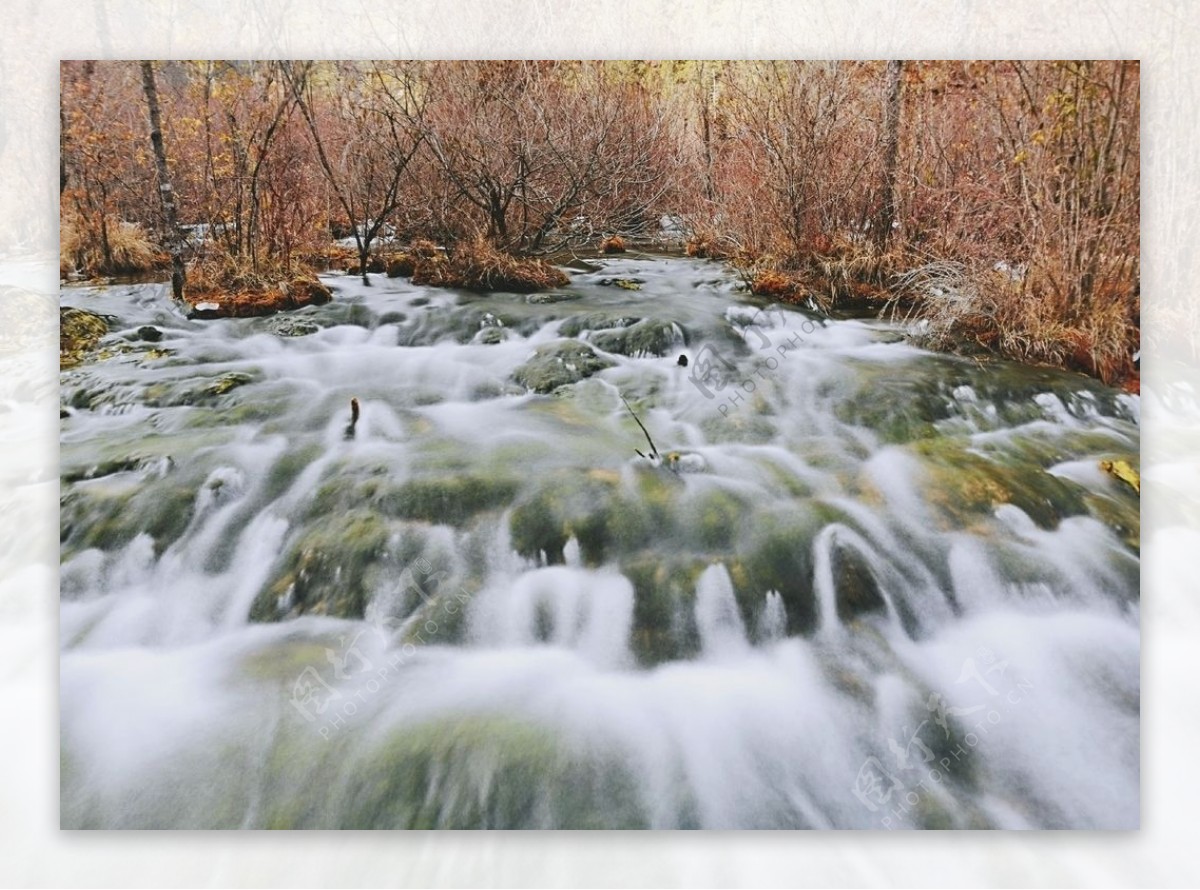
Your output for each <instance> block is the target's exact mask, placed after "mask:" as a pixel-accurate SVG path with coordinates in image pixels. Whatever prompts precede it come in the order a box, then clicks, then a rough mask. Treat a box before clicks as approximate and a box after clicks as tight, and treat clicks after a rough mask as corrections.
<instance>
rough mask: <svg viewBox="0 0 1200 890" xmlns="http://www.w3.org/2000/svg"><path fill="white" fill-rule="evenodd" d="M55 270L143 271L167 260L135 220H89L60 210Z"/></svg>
mask: <svg viewBox="0 0 1200 890" xmlns="http://www.w3.org/2000/svg"><path fill="white" fill-rule="evenodd" d="M59 251H60V253H59V274H60V275H63V277H66V275H69V274H70V273H71V272H73V271H76V270H78V271H79V272H80V273H82V274H83V275H84V276H85V277H88V278H93V277H96V276H101V275H144V274H146V273H148V272H153V271H156V270H159V269H164V268H166V267H167V266H168V265H169V264H170V257H169V256H168V255H167V254H166V253H164V252H163V251H161V250H159V249H158V247H157V246H156V245H155V244H154V243H153V242H152V241H151V240H150V239H149V238H148V237H147V235H146V233H145V231H143V229H142V227H141V226H140V225H138V224H137V223H131V222H124V221H123V220H120V219H117V218H116V217H113V216H108V217H106V218H104V219H103V220H102V221H100V222H99V223H96V224H91V225H90V224H89V223H88V221H87V220H85V219H84V218H83V217H81V216H80V215H78V214H74V213H71V214H67V213H64V214H63V218H62V224H61V228H60V231H59Z"/></svg>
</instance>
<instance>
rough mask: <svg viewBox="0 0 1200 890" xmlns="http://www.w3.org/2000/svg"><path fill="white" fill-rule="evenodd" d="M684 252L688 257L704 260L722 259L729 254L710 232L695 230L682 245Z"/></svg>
mask: <svg viewBox="0 0 1200 890" xmlns="http://www.w3.org/2000/svg"><path fill="white" fill-rule="evenodd" d="M683 251H684V253H686V254H687V255H688V256H690V257H696V258H697V259H704V260H723V259H726V258H727V257H728V256H729V251H727V250H726V249H725V248H724V247H723V246H722V245H721V240H720V239H719V238H718V237H717V236H716V235H714V234H712V233H711V232H696V233H695V234H693V235H692V236H691V237H690V238H688V240H687V243H686V244H685V245H684V247H683Z"/></svg>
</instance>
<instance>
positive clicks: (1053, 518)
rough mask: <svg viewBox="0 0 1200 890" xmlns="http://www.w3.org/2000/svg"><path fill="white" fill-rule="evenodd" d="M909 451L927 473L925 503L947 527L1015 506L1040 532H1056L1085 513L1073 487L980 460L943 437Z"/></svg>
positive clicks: (998, 461)
mask: <svg viewBox="0 0 1200 890" xmlns="http://www.w3.org/2000/svg"><path fill="white" fill-rule="evenodd" d="M910 447H911V448H912V449H913V451H914V453H915V454H916V455H917V456H918V457H920V458H921V460H922V462H923V463H924V464H925V467H926V469H927V471H928V481H927V482H926V485H925V494H926V498H927V499H928V500H929V501H930V502H931V503H933V504H934V505H935V506H936V507H938V508H939V509H940V510H941V511H942V513H943V515H944V516H945V517H946V519H947V523H948V525H951V526H954V527H964V526H969V525H970V524H971V523H972V522H974V521H978V520H979V519H980V518H982V517H983V516H988V515H990V514H992V513H993V512H994V511H995V509H996V508H997V507H998V506H1000V505H1001V504H1013V505H1014V506H1016V507H1019V508H1020V509H1021V510H1023V511H1024V512H1025V513H1026V514H1028V515H1029V517H1030V518H1031V519H1032V520H1033V521H1034V522H1035V523H1036V524H1037V525H1038V526H1040V527H1041V528H1045V529H1052V528H1056V527H1057V526H1058V523H1059V521H1060V520H1062V519H1063V518H1064V517H1066V516H1078V515H1081V514H1083V513H1085V512H1086V505H1085V503H1084V498H1083V491H1082V489H1080V487H1079V486H1078V485H1075V484H1074V483H1072V482H1069V481H1067V480H1064V479H1060V478H1059V477H1057V476H1052V475H1050V474H1049V473H1046V472H1040V471H1037V470H1036V469H1032V468H1030V467H1029V466H1028V465H1025V464H1020V463H1016V462H1014V461H1012V459H1011V458H1008V459H1006V458H1004V457H1001V456H996V458H995V459H989V458H987V457H983V456H981V455H978V454H975V453H973V452H971V451H968V450H967V446H966V444H965V443H964V442H962V441H961V440H958V439H953V438H949V437H941V438H937V439H929V440H924V441H921V442H918V443H915V444H914V445H912V446H910Z"/></svg>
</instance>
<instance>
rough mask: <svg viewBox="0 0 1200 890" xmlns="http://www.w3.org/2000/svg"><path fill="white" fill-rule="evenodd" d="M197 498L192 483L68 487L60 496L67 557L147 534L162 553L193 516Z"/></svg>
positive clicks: (116, 545)
mask: <svg viewBox="0 0 1200 890" xmlns="http://www.w3.org/2000/svg"><path fill="white" fill-rule="evenodd" d="M195 500H196V493H195V491H194V490H193V489H192V488H190V487H188V486H186V485H171V484H163V483H160V484H156V485H147V486H144V487H142V488H140V489H138V490H136V491H131V490H130V489H128V488H108V487H105V486H91V485H89V486H74V487H71V488H66V489H64V493H63V496H62V499H61V501H60V525H59V533H60V542H61V545H62V558H63V559H68V558H70V557H71V556H73V555H75V554H77V553H79V552H81V551H83V550H88V549H91V548H96V549H98V550H104V551H106V552H113V551H116V550H119V549H120V548H122V547H124V546H125V545H126V544H128V543H129V542H130V541H132V540H133V539H134V538H135V537H136V536H137V535H139V534H142V533H145V534H148V535H150V536H151V537H152V538H153V539H154V552H155V554H156V555H161V554H162V553H163V551H165V550H166V549H167V548H168V547H169V546H171V544H173V543H175V542H176V541H177V540H179V537H180V536H181V535H182V534H183V533H184V531H185V530H186V529H187V527H188V524H189V523H190V522H191V521H192V515H193V513H194V511H195Z"/></svg>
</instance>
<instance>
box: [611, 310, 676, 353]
mask: <svg viewBox="0 0 1200 890" xmlns="http://www.w3.org/2000/svg"><path fill="white" fill-rule="evenodd" d="M591 342H592V343H595V344H596V348H597V349H603V350H604V351H605V352H613V353H617V354H619V355H628V356H631V357H635V358H636V357H640V356H648V355H653V356H663V355H666V354H667V353H668V352H670V351H671V350H672V349H673V348H674V347H675V345H676V344H677V343H678V342H679V337H678V334H677V333H676V331H675V327H674V326H673V325H672V324H671V323H670V322H666V321H654V320H652V319H643V320H642V321H639V322H638V323H637V324H635V325H633V326H631V327H628V328H623V329H620V330H606V331H601V332H599V333H596V334H593V335H592V337H591Z"/></svg>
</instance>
